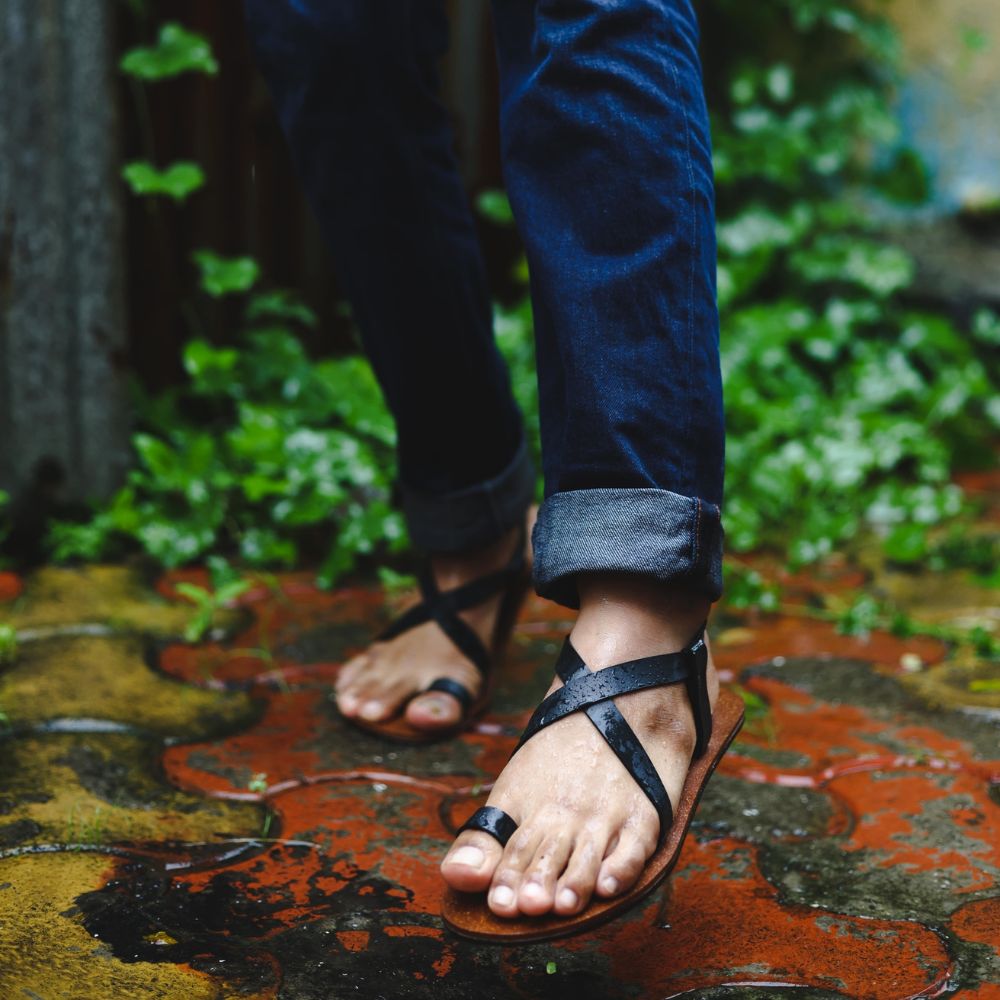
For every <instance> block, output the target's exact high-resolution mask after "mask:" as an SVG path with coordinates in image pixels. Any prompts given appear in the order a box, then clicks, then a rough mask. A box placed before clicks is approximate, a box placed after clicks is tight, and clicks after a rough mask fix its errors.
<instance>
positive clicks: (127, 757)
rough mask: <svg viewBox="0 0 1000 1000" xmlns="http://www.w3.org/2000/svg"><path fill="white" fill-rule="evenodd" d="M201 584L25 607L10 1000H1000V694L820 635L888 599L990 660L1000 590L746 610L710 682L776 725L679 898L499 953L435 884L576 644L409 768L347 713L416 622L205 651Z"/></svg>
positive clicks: (219, 634)
mask: <svg viewBox="0 0 1000 1000" xmlns="http://www.w3.org/2000/svg"><path fill="white" fill-rule="evenodd" d="M180 579H187V580H193V581H195V582H202V583H204V575H202V574H198V573H185V574H174V575H173V576H170V577H166V578H162V579H159V580H145V579H143V578H141V577H140V576H139V575H138V574H137V573H136V572H135V571H133V570H130V569H127V568H123V567H88V568H81V569H53V568H48V569H43V570H40V571H37V572H35V573H34V574H31V575H28V576H26V577H24V578H18V577H15V576H13V575H11V574H0V621H6V622H8V623H10V624H12V625H13V626H15V627H16V629H17V630H18V637H19V642H18V648H17V651H16V655H15V656H14V657H13V659H12V660H10V661H9V662H7V663H6V664H3V665H0V711H2V712H3V713H4V714H5V715H6V716H7V718H8V720H9V722H8V724H7V727H6V729H5V730H4V732H3V733H2V734H0V1000H15V998H17V1000H22V998H29V1000H39V998H41V1000H57V998H74V1000H75V998H87V1000H91V998H119V997H121V998H131V997H142V998H171V1000H173V998H177V1000H181V998H184V1000H188V998H190V1000H201V998H218V1000H222V998H237V997H245V998H261V1000H263V998H281V1000H328V998H340V997H361V998H379V997H385V998H397V997H400V998H407V997H435V998H442V1000H444V998H453V997H454V998H459V997H461V998H467V997H483V998H498V1000H499V998H508V997H510V998H547V997H565V996H574V997H575V998H576V1000H589V998H598V997H600V998H605V997H615V998H617V997H622V998H632V997H635V998H650V1000H652V998H656V1000H662V998H667V997H677V996H684V997H691V998H699V1000H709V998H728V997H733V996H739V997H744V998H748V1000H753V998H766V997H767V998H769V997H782V996H786V995H787V996H789V997H795V998H799V1000H820V998H824V1000H825V998H832V997H848V998H876V1000H902V998H911V997H934V996H941V995H945V994H950V993H957V995H959V996H962V997H976V998H979V1000H1000V879H998V876H1000V692H998V691H997V690H996V685H995V684H991V683H987V684H985V685H984V684H976V683H973V682H974V681H976V680H982V679H984V678H987V679H989V677H988V671H989V667H988V665H987V664H984V663H983V662H982V661H977V660H976V659H975V658H974V657H970V656H968V655H965V656H960V655H956V654H955V653H954V651H952V650H949V649H948V648H947V647H946V646H945V645H944V644H943V643H941V642H939V641H937V640H932V639H926V638H925V639H907V640H903V639H898V638H894V637H892V636H889V635H887V634H880V633H873V634H872V635H871V636H870V637H868V638H867V639H862V638H858V637H849V636H844V635H840V634H838V632H837V631H836V629H835V628H834V627H833V625H831V624H828V623H824V622H820V621H817V620H814V619H812V618H811V617H809V616H807V615H804V614H803V613H802V611H803V609H804V608H805V607H806V606H808V605H809V604H810V603H814V602H815V600H816V595H817V593H818V592H826V593H831V594H835V595H836V594H840V595H851V594H853V593H856V592H857V591H858V590H859V589H867V590H872V591H878V592H884V593H892V594H894V595H895V596H896V597H897V599H899V600H903V601H905V600H906V599H907V598H906V594H907V593H909V594H911V595H912V596H911V598H910V600H911V603H912V604H913V605H914V606H918V605H919V606H920V607H922V608H923V609H924V610H927V609H930V610H931V611H932V612H933V614H934V615H935V619H936V620H937V621H938V622H949V621H955V622H961V623H964V624H967V623H968V622H969V621H977V622H980V623H983V624H985V625H987V626H990V627H995V626H996V608H997V603H998V602H997V601H996V594H997V591H996V590H992V591H990V590H987V589H985V588H982V587H976V586H974V585H973V584H970V583H968V581H967V580H966V579H965V578H964V577H963V579H962V580H961V581H959V580H957V579H956V580H948V579H941V578H939V579H937V580H929V579H927V578H915V577H913V576H912V574H903V575H900V574H898V573H897V574H892V573H890V572H888V571H882V572H880V573H879V574H878V575H877V576H875V577H873V576H872V573H871V570H870V569H867V568H862V569H848V568H844V567H839V568H836V567H835V568H834V569H832V570H830V571H829V572H826V573H819V572H814V573H811V574H809V575H807V576H804V577H803V578H802V579H799V580H791V581H789V582H788V593H789V597H790V602H791V604H792V607H791V608H789V609H787V613H784V614H780V615H778V614H775V615H760V614H744V615H742V616H741V615H739V614H737V613H736V612H734V611H732V610H727V609H726V608H725V606H723V607H722V608H721V609H719V611H718V612H717V613H716V615H715V616H714V619H713V625H712V630H711V632H712V637H713V649H714V653H715V656H716V660H717V662H718V664H719V666H720V668H722V670H723V672H724V676H725V678H726V679H727V680H728V681H729V682H730V683H738V684H739V685H740V686H741V688H742V689H743V691H744V692H745V693H746V695H745V696H746V697H747V698H748V699H749V707H750V712H749V717H748V723H747V726H746V728H745V729H744V732H743V733H742V734H741V736H740V737H739V739H738V741H737V742H736V744H735V745H734V747H733V749H732V751H731V752H730V753H729V755H728V756H727V757H726V758H725V759H724V760H723V763H722V765H721V766H720V769H719V771H718V772H717V774H716V776H715V778H713V780H712V782H711V783H710V785H709V787H708V790H707V791H706V793H705V797H704V799H703V801H702V804H701V807H700V809H699V811H698V813H697V815H696V817H695V821H694V824H693V826H692V830H691V833H690V835H689V837H688V839H687V842H686V843H685V846H684V849H683V852H682V855H681V859H680V862H679V864H678V866H677V868H676V870H675V872H674V874H673V876H672V877H671V878H670V879H669V880H668V882H667V883H666V884H665V886H664V888H662V889H661V890H659V891H658V892H656V893H655V894H654V895H653V896H651V897H649V898H648V899H647V900H646V901H644V902H643V903H641V904H640V905H639V906H638V907H636V908H635V909H634V910H632V911H630V913H629V914H628V915H626V916H625V917H624V918H622V919H620V920H618V921H616V922H614V923H611V924H608V925H607V926H605V927H603V928H601V929H599V930H596V931H594V932H591V933H589V934H586V935H583V936H580V937H577V938H572V939H568V940H564V941H559V942H554V943H549V944H536V945H531V946H527V947H522V948H499V947H496V946H490V945H475V944H470V943H468V942H465V941H463V940H461V939H458V938H456V937H454V936H452V935H451V934H450V933H448V932H447V931H445V930H444V929H443V927H442V925H441V921H440V919H439V916H438V913H439V909H440V901H441V893H442V887H441V883H440V881H439V877H438V874H437V865H438V862H439V860H440V858H441V856H442V854H443V852H444V850H445V848H446V846H447V844H448V842H449V839H450V837H451V835H452V831H453V830H454V829H455V828H456V826H457V825H459V824H460V823H461V822H462V821H463V820H464V818H465V817H466V816H467V815H468V814H469V813H470V812H471V811H472V810H473V809H474V808H475V807H476V806H477V805H479V804H481V803H482V801H483V798H484V785H485V784H486V783H487V782H488V781H489V780H490V778H491V777H492V776H493V775H495V774H496V773H497V771H498V770H499V769H500V767H501V766H502V764H503V762H504V760H505V758H506V756H507V754H508V753H509V752H510V749H511V747H512V746H513V743H514V741H515V739H516V736H517V734H518V733H519V731H520V728H521V726H522V725H523V723H524V721H525V720H526V718H527V715H528V714H529V712H530V710H531V709H532V708H533V707H534V703H535V701H536V700H537V698H538V696H539V695H540V693H541V692H542V691H543V690H544V688H545V686H546V685H547V683H548V678H549V672H550V670H551V663H552V660H553V656H554V653H555V652H556V651H557V649H558V646H559V644H560V643H561V640H562V637H563V635H564V634H565V632H566V630H567V628H568V627H569V624H570V623H569V621H568V620H567V617H566V616H567V612H565V611H564V610H563V609H560V608H558V607H556V606H554V605H551V604H548V603H546V602H543V601H541V600H538V599H532V600H531V601H529V603H528V604H527V605H526V607H525V608H524V610H523V611H522V614H521V617H520V621H519V626H518V628H517V631H516V633H515V639H514V642H513V643H512V648H511V650H510V653H509V655H508V659H507V662H506V664H505V666H504V669H503V670H502V673H501V675H500V681H499V684H498V690H497V694H496V698H495V702H494V710H493V712H492V713H491V714H490V715H489V716H488V717H487V718H486V720H485V721H484V722H483V723H482V724H481V725H480V726H479V727H478V728H477V729H476V731H474V732H471V733H469V734H467V735H465V736H464V737H462V738H460V739H458V740H454V741H452V742H449V743H446V744H443V745H438V746H432V747H421V748H409V747H401V746H396V745H392V744H387V743H384V742H381V741H379V740H378V739H376V738H374V737H371V736H367V735H364V734H361V733H359V732H357V731H356V730H354V729H351V728H348V727H346V726H345V725H344V724H343V723H342V721H341V720H340V719H339V718H338V715H337V712H336V710H335V708H334V706H333V704H332V703H331V701H330V699H329V690H330V683H331V679H332V678H333V677H334V675H335V673H336V670H337V666H338V664H339V663H340V662H342V661H343V659H344V658H345V657H346V656H347V655H348V654H349V653H350V652H351V651H353V650H356V649H358V648H360V647H361V646H362V644H363V643H364V641H365V638H366V636H368V635H370V634H371V631H372V629H373V628H374V627H375V626H376V625H377V623H378V622H380V621H383V620H385V618H386V617H387V616H388V615H390V614H391V613H392V608H391V607H386V603H387V602H386V599H385V597H384V595H383V594H382V593H381V592H380V591H378V590H377V589H374V588H352V589H344V590H339V591H336V592H332V593H324V592H322V591H319V590H317V589H316V588H315V587H314V586H313V584H312V583H311V581H310V578H309V577H308V576H307V575H305V574H299V575H296V574H287V575H283V576H280V577H278V578H274V579H268V580H267V581H266V582H264V581H262V582H261V583H260V584H258V585H255V586H254V588H253V589H251V590H250V591H248V592H247V593H245V594H244V595H243V596H242V597H241V598H240V600H239V607H238V608H235V609H233V610H231V611H227V612H224V613H223V614H222V615H221V617H220V618H219V619H218V620H217V621H216V626H217V628H216V632H215V634H214V635H213V637H211V638H210V639H209V640H208V641H204V642H202V643H200V644H197V645H190V644H186V643H184V642H183V641H182V640H181V639H180V638H179V636H180V635H182V634H183V630H184V627H185V625H186V624H187V623H188V621H189V620H190V618H191V615H192V608H191V605H190V604H186V603H185V602H184V601H183V600H182V598H181V597H180V595H179V594H178V593H177V592H176V590H175V589H174V585H175V583H176V582H177V581H178V580H180ZM921 581H922V582H921ZM900 594H902V596H900ZM389 604H391V601H390V602H389ZM994 676H995V675H994Z"/></svg>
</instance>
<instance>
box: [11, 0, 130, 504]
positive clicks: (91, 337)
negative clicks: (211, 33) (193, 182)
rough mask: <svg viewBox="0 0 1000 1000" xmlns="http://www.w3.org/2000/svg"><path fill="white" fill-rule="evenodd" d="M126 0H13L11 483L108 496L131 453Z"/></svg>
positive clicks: (49, 493)
mask: <svg viewBox="0 0 1000 1000" xmlns="http://www.w3.org/2000/svg"><path fill="white" fill-rule="evenodd" d="M113 2H114V0H0V489H5V490H7V491H8V492H11V493H12V494H13V495H14V496H15V498H18V497H20V498H22V503H23V500H24V498H25V497H31V496H32V495H39V496H40V499H41V498H42V497H44V498H45V499H46V500H49V501H51V500H57V499H58V500H69V501H72V500H83V499H91V498H103V497H106V496H107V495H108V494H109V493H110V492H111V491H112V490H113V489H114V488H115V486H116V485H117V484H118V483H119V481H120V479H121V476H122V472H123V470H124V467H125V464H126V460H127V432H128V427H127V410H126V406H125V397H124V392H123V384H122V381H123V375H124V364H123V355H124V351H125V347H124V344H125V329H124V325H125V324H124V308H123V293H122V290H123V280H122V279H123V253H122V241H121V231H122V211H121V198H122V182H121V179H120V176H119V169H120V166H119V163H118V155H117V154H118V145H117V138H118V122H117V118H118V115H117V108H116V89H115V85H114V82H115V73H116V72H117V67H116V56H115V52H114V51H113V39H114V30H113V24H112V9H113Z"/></svg>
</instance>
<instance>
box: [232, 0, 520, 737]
mask: <svg viewBox="0 0 1000 1000" xmlns="http://www.w3.org/2000/svg"><path fill="white" fill-rule="evenodd" d="M246 10H247V23H248V27H249V28H250V32H251V35H252V38H253V41H254V45H255V49H256V52H257V57H258V62H259V65H260V68H261V70H262V72H263V74H264V76H265V79H266V80H267V83H268V85H269V87H270V89H271V92H272V94H273V96H274V99H275V103H276V106H277V109H278V113H279V116H280V119H281V122H282V126H283V128H284V130H285V132H286V134H287V137H288V140H289V143H290V146H291V150H292V153H293V157H294V160H295V162H296V165H297V168H298V171H299V174H300V176H301V179H302V183H303V187H304V189H305V192H306V194H307V196H308V198H309V200H310V202H311V204H312V207H313V209H314V210H315V212H316V215H317V218H318V219H319V222H320V224H321V227H322V229H323V232H324V235H325V237H326V239H327V241H328V243H329V245H330V247H331V250H332V252H333V256H334V261H335V264H336V267H337V271H338V275H339V277H340V279H341V281H342V283H343V287H344V289H345V291H346V294H347V297H348V298H349V299H350V302H351V305H352V307H353V311H354V314H355V317H356V319H357V324H358V328H359V330H360V333H361V337H362V340H363V344H364V348H365V350H366V352H367V354H368V356H369V358H370V359H371V361H372V365H373V367H374V370H375V372H376V375H377V377H378V379H379V382H380V384H381V386H382V389H383V392H384V394H385V397H386V400H387V402H388V405H389V407H390V409H391V410H392V412H393V415H394V416H395V418H396V425H397V436H398V456H399V471H400V481H401V492H402V496H403V505H404V509H405V512H406V515H407V520H408V525H409V529H410V534H411V537H412V539H413V541H414V543H415V544H416V545H417V546H418V547H420V548H422V549H424V550H425V551H427V552H429V553H432V554H433V555H434V556H435V558H434V559H433V560H432V562H433V564H434V569H435V575H436V577H437V582H438V585H439V586H441V587H442V588H445V589H450V588H451V587H454V586H458V585H460V584H461V583H463V582H466V581H467V580H468V579H470V578H474V577H476V576H479V575H481V574H483V573H486V572H489V571H491V570H493V569H496V568H498V567H499V566H500V565H503V564H504V563H505V562H506V561H507V560H508V558H509V556H510V554H511V549H512V546H513V545H515V544H516V536H517V532H518V527H519V525H520V524H521V523H523V519H524V516H525V511H526V508H527V505H528V503H529V502H530V500H531V498H532V494H533V485H534V479H533V474H532V471H531V468H530V463H529V462H528V459H527V456H526V452H525V449H524V444H523V439H522V432H521V424H520V418H519V415H518V413H517V409H516V406H515V404H514V402H513V399H512V397H511V393H510V387H509V380H508V377H507V373H506V370H505V368H504V365H503V363H502V361H501V359H500V357H499V354H498V352H497V350H496V346H495V344H494V341H493V336H492V318H491V308H490V303H489V298H488V295H487V292H486V287H485V279H484V272H483V265H482V261H481V258H480V252H479V248H478V245H477V242H476V238H475V232H474V227H473V224H472V220H471V217H470V213H469V210H468V206H467V202H466V197H465V194H464V191H463V190H462V186H461V182H460V179H459V177H458V172H457V170H456V166H455V162H454V156H453V154H452V150H451V132H450V127H449V121H448V116H447V113H446V112H445V110H444V108H443V107H442V105H441V102H440V100H439V98H438V79H437V70H436V65H437V62H438V59H439V58H440V55H441V54H442V52H443V51H444V48H445V45H446V41H447V24H446V19H445V16H444V10H443V4H442V3H441V2H440V0H344V2H341V3H328V2H323V0H247V3H246ZM498 607H499V598H498V597H493V598H490V599H489V600H487V601H486V602H484V604H483V605H481V606H478V607H476V608H472V609H469V610H468V611H467V612H466V613H465V615H464V617H465V618H466V619H468V621H469V623H470V624H471V626H472V627H473V628H474V630H475V631H476V632H477V634H481V635H482V636H483V637H486V636H487V635H488V634H489V632H490V631H491V629H492V624H493V620H494V619H495V617H496V613H497V610H498ZM442 670H443V672H444V674H446V675H449V676H454V677H455V678H456V679H457V680H460V681H462V682H463V683H465V684H466V685H467V686H470V687H475V686H477V685H478V683H479V678H478V675H477V672H476V670H475V668H474V666H473V665H472V664H470V663H469V662H468V660H467V658H465V657H464V656H463V655H462V654H461V652H460V651H459V650H457V649H456V648H455V646H454V644H453V643H452V642H450V641H449V640H448V639H447V637H446V636H444V635H443V633H442V632H441V630H440V629H439V628H438V627H437V626H436V625H435V624H434V623H433V622H431V623H428V624H426V625H422V626H420V627H419V628H417V629H414V630H412V631H410V632H408V633H406V634H405V635H401V636H399V637H398V638H397V639H395V640H393V641H391V642H387V643H382V644H379V645H378V647H377V648H374V647H373V649H371V650H369V651H368V652H367V653H366V654H364V656H363V657H361V658H359V659H357V660H356V661H354V662H353V663H351V664H349V665H348V666H347V668H346V669H345V671H344V672H343V673H342V675H341V681H340V684H339V686H338V695H339V700H340V704H341V707H342V709H343V710H344V711H345V713H346V714H349V715H361V714H365V715H366V716H367V717H369V718H370V719H377V718H382V717H386V716H388V715H391V714H392V713H393V712H395V711H396V710H398V709H399V707H400V706H401V705H402V704H403V703H404V702H405V701H406V699H407V698H408V697H409V696H410V695H412V694H413V693H414V692H416V691H419V690H421V689H422V688H423V687H425V686H426V685H427V684H428V683H430V682H431V680H433V679H435V678H436V677H438V676H440V675H441V674H442ZM422 706H424V707H427V708H428V712H427V713H425V714H424V716H423V717H422V718H423V721H424V722H426V723H427V725H428V726H431V727H432V726H434V725H438V724H442V725H444V724H448V723H449V722H451V721H453V720H454V718H455V717H456V715H457V713H458V710H459V706H458V705H457V703H455V702H454V700H453V699H451V698H450V696H448V695H447V694H440V695H439V696H435V697H430V696H429V697H428V699H426V700H423V699H418V700H415V701H414V702H413V703H412V705H411V711H412V712H413V713H414V714H415V716H416V717H417V721H419V720H420V719H421V707H422Z"/></svg>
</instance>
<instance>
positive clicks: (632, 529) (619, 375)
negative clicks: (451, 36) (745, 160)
mask: <svg viewBox="0 0 1000 1000" xmlns="http://www.w3.org/2000/svg"><path fill="white" fill-rule="evenodd" d="M246 8H247V19H248V25H249V28H250V32H251V35H252V38H253V42H254V47H255V50H256V53H257V58H258V61H259V65H260V67H261V70H262V72H263V74H264V76H265V78H266V80H267V83H268V86H269V88H270V90H271V92H272V94H273V97H274V100H275V103H276V105H277V109H278V113H279V116H280V118H281V122H282V125H283V127H284V130H285V132H286V134H287V136H288V141H289V143H290V145H291V149H292V154H293V157H294V160H295V163H296V166H297V169H298V171H299V174H300V176H301V178H302V182H303V185H304V188H305V191H306V194H307V196H308V198H309V199H310V201H311V204H312V206H313V208H314V210H315V212H316V214H317V216H318V218H319V221H320V224H321V226H322V228H323V231H324V234H325V236H326V238H327V240H328V241H329V244H330V246H331V248H332V251H333V254H334V259H335V263H336V266H337V269H338V273H339V276H340V278H341V280H342V282H343V284H344V287H345V290H346V293H347V295H348V297H349V299H350V301H351V304H352V306H353V309H354V314H355V317H356V319H357V323H358V326H359V329H360V332H361V336H362V340H363V344H364V348H365V350H366V352H367V354H368V356H369V358H370V359H371V362H372V365H373V367H374V370H375V373H376V375H377V377H378V379H379V382H380V384H381V386H382V389H383V391H384V394H385V397H386V400H387V403H388V405H389V407H390V408H391V410H392V412H393V414H394V416H395V418H396V423H397V427H398V440H399V445H398V447H399V470H400V486H401V493H402V497H403V506H404V510H405V512H406V515H407V518H408V523H409V527H410V531H411V535H412V538H413V540H414V542H415V543H416V544H417V545H418V546H421V547H423V548H425V549H428V550H430V551H459V550H462V549H468V548H473V547H475V546H478V545H481V544H485V543H487V542H489V541H491V540H493V539H495V538H498V537H499V536H500V535H501V534H503V533H504V532H506V531H508V530H509V529H510V528H511V527H513V526H514V525H516V524H517V523H518V522H519V521H521V520H522V519H523V517H524V514H525V511H526V508H527V506H528V504H529V503H530V502H531V499H532V491H533V474H532V470H531V468H530V465H529V461H528V458H527V452H526V449H525V446H524V440H523V432H522V426H521V420H520V416H519V414H518V411H517V407H516V405H515V404H514V401H513V399H512V396H511V392H510V385H509V379H508V376H507V372H506V370H505V368H504V365H503V362H502V360H501V358H500V356H499V354H498V352H497V349H496V346H495V344H494V341H493V336H492V325H491V309H490V302H489V297H488V293H487V289H486V282H485V278H484V268H483V263H482V259H481V256H480V250H479V247H478V245H477V241H476V238H475V233H474V228H473V223H472V219H471V216H470V211H469V207H468V202H467V199H466V195H465V192H464V191H463V189H462V186H461V183H460V180H459V175H458V171H457V169H456V163H455V160H454V155H453V152H452V136H451V131H450V124H449V117H448V113H447V111H446V110H445V108H444V107H443V106H442V104H441V102H440V99H439V94H438V91H439V80H438V74H437V69H436V67H437V64H438V61H439V59H440V57H441V56H442V54H443V53H444V51H445V49H446V46H447V36H448V30H447V28H448V25H447V18H446V16H445V13H444V4H443V2H442V0H246ZM493 17H494V24H495V34H496V41H497V54H498V61H499V67H500V78H501V149H502V156H503V170H504V179H505V184H506V187H507V192H508V195H509V197H510V201H511V206H512V208H513V211H514V216H515V220H516V222H517V225H518V228H519V231H520V233H521V236H522V239H523V241H524V244H525V248H526V252H527V257H528V265H529V272H530V276H531V295H532V303H533V308H534V317H535V336H536V353H537V364H538V379H539V396H540V401H539V405H540V418H541V434H542V452H543V472H544V479H545V499H544V502H543V504H542V506H541V509H540V511H539V515H538V520H537V524H536V527H535V529H534V534H533V539H532V541H533V545H534V553H535V563H534V573H535V585H536V589H537V590H538V592H539V593H540V594H541V595H543V596H545V597H549V598H552V599H554V600H556V601H559V602H560V603H563V604H566V605H568V606H571V607H574V606H576V604H577V595H576V585H575V577H576V575H577V574H579V573H584V572H625V573H636V574H643V575H647V576H651V577H654V578H656V579H659V580H661V581H665V582H670V583H676V584H681V585H683V586H684V587H686V588H688V589H690V590H693V591H696V592H698V593H700V594H703V595H704V596H705V597H707V598H709V599H712V600H714V599H716V598H717V597H718V596H719V594H720V592H721V552H722V527H721V521H720V505H721V502H722V484H723V447H724V437H723V412H722V388H721V376H720V371H719V347H718V313H717V308H716V297H715V235H714V190H713V179H712V166H711V146H710V138H709V129H708V115H707V111H706V108H705V101H704V93H703V89H702V83H701V70H700V63H699V59H698V52H697V41H698V29H697V24H696V20H695V15H694V12H693V10H692V7H691V3H690V0H494V2H493Z"/></svg>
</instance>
